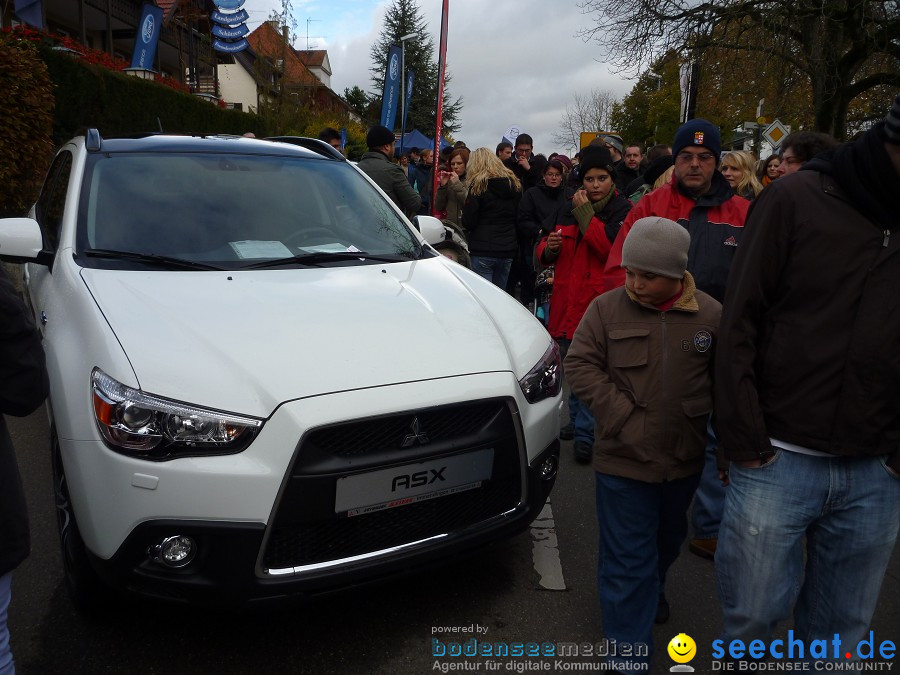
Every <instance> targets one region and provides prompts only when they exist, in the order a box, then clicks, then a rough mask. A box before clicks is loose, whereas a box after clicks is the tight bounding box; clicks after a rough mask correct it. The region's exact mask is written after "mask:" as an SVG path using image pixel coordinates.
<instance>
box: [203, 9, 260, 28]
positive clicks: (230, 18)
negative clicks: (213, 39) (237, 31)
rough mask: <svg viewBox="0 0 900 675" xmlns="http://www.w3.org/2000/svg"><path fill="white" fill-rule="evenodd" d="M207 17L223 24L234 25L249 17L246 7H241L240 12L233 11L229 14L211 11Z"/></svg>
mask: <svg viewBox="0 0 900 675" xmlns="http://www.w3.org/2000/svg"><path fill="white" fill-rule="evenodd" d="M209 17H210V18H211V19H212V20H213V21H215V22H216V23H220V24H222V25H223V26H236V25H237V24H239V23H244V22H245V21H246V20H247V19H249V18H250V15H249V14H247V10H246V9H242V10H241V11H240V12H233V13H231V14H226V13H225V12H213V13H212V14H210V15H209Z"/></svg>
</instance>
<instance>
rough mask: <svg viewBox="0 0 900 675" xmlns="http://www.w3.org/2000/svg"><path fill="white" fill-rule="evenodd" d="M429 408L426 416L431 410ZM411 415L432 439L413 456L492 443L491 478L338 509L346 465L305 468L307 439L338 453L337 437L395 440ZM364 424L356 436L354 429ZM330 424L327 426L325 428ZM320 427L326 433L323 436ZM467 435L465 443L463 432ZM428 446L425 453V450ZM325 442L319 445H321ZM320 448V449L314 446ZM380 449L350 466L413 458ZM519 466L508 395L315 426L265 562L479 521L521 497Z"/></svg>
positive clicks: (322, 557)
mask: <svg viewBox="0 0 900 675" xmlns="http://www.w3.org/2000/svg"><path fill="white" fill-rule="evenodd" d="M426 415H427V417H426ZM414 416H418V418H419V421H420V424H421V426H422V427H423V428H425V429H427V430H428V433H429V440H432V439H435V440H434V441H432V442H430V443H429V444H428V445H426V446H424V447H422V448H419V450H420V452H417V453H416V459H415V460H414V461H422V460H423V459H425V460H427V459H430V458H435V457H447V456H453V455H458V454H465V453H468V452H473V451H475V450H479V449H482V448H493V450H494V463H493V466H492V469H491V478H490V479H489V480H486V481H484V482H483V483H482V485H481V486H480V487H479V488H476V489H473V490H468V491H465V492H460V493H457V494H453V495H448V496H446V497H440V498H437V499H431V500H426V501H421V502H416V503H413V504H408V505H406V506H401V507H397V508H393V509H386V510H383V511H376V512H374V513H367V514H364V515H360V516H353V517H347V516H346V515H344V514H336V513H335V512H334V503H335V485H336V482H337V480H338V478H340V477H342V476H345V475H348V474H349V473H351V472H349V471H347V470H346V469H344V470H343V471H341V472H330V473H327V474H322V473H317V472H315V471H314V470H313V467H312V466H309V467H308V469H309V472H304V462H303V461H302V460H303V457H304V455H305V454H306V450H307V443H313V442H314V441H318V442H319V443H321V442H322V438H327V440H328V441H329V442H330V443H332V445H331V448H332V452H334V453H341V452H342V450H341V448H340V446H336V445H334V444H333V439H335V438H348V439H349V444H350V446H351V447H354V448H359V449H360V451H361V450H362V449H371V448H373V447H376V448H377V447H381V448H383V447H384V446H383V445H382V446H379V445H378V444H377V443H376V442H374V441H373V440H372V439H390V440H391V441H392V442H393V443H394V445H393V446H392V447H394V448H396V443H397V440H398V436H397V434H396V433H393V432H394V431H395V430H396V429H399V430H400V436H401V437H402V435H404V434H406V433H408V430H409V425H410V424H411V422H412V419H413V417H414ZM351 428H352V429H355V430H357V431H358V432H359V434H360V438H364V439H366V440H365V441H364V442H359V441H358V440H357V439H356V438H353V437H352V436H351V435H350V434H349V429H351ZM323 432H327V433H323ZM319 434H321V436H319ZM461 439H464V440H465V441H466V442H465V444H461V443H460V440H461ZM426 448H427V449H428V454H427V455H424V456H423V454H422V452H421V451H422V450H425V449H426ZM318 449H319V450H321V449H322V448H321V445H319V448H318ZM313 454H315V453H313ZM385 457H386V455H385V454H384V453H381V455H380V457H379V461H378V463H377V464H375V465H371V464H367V463H358V462H354V463H353V466H354V471H353V473H357V472H362V471H360V470H359V468H360V464H365V466H366V468H365V471H371V470H373V469H376V470H377V469H380V468H383V467H384V466H392V465H393V466H401V465H402V464H404V463H406V462H408V461H410V455H409V453H408V451H404V450H397V449H395V450H394V451H393V452H392V453H390V455H389V456H387V457H388V459H387V460H386V461H383V460H384V458H385ZM522 471H523V469H522V466H521V460H520V456H519V448H518V442H517V440H516V433H515V427H514V422H513V418H512V414H511V413H510V410H509V407H508V405H507V404H506V403H505V402H504V401H498V400H492V401H486V402H479V403H477V404H474V405H468V404H467V405H463V406H446V407H443V408H433V409H430V410H428V411H426V412H421V411H420V412H417V413H404V414H402V415H395V416H389V417H379V418H373V419H370V420H364V421H360V422H353V423H350V424H346V425H341V426H338V427H331V428H328V429H325V430H321V431H317V432H314V433H313V434H310V435H309V436H308V437H307V438H306V439H304V442H303V444H302V445H301V447H300V448H299V450H298V452H297V456H296V458H295V460H294V465H293V466H292V468H291V474H290V478H289V479H288V484H287V486H286V488H285V491H284V494H283V495H282V498H281V501H280V502H279V505H278V509H277V511H276V514H275V517H274V519H273V522H272V526H271V530H270V532H269V537H268V540H267V544H266V550H265V553H264V555H263V565H264V567H265V568H267V569H285V568H289V567H300V566H304V565H311V564H315V563H322V562H327V561H330V560H337V559H341V558H348V557H351V556H356V555H361V554H365V553H370V552H372V551H378V550H383V549H386V548H390V547H392V546H398V545H401V544H405V543H409V542H412V541H419V540H422V539H427V538H428V537H432V536H434V535H438V534H445V533H453V532H456V531H459V530H461V529H465V528H470V527H472V526H477V525H478V524H479V523H481V522H484V521H487V520H490V519H491V518H493V517H494V516H497V515H498V514H500V513H503V512H506V511H509V510H511V509H514V508H515V507H516V506H517V505H518V504H519V502H520V501H521V499H522Z"/></svg>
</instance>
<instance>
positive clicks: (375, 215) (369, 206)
mask: <svg viewBox="0 0 900 675" xmlns="http://www.w3.org/2000/svg"><path fill="white" fill-rule="evenodd" d="M88 161H89V166H88V167H87V171H86V173H85V182H84V185H83V188H82V194H81V201H80V207H79V224H78V243H77V254H78V255H79V260H80V261H81V262H82V263H83V264H85V265H90V266H95V267H110V266H113V267H117V268H123V267H124V268H134V269H138V268H140V269H144V268H146V267H147V266H148V265H149V266H153V267H156V268H160V267H163V268H168V269H241V268H244V267H255V268H261V267H266V261H267V260H271V261H280V263H281V264H280V265H279V266H284V264H285V263H286V262H287V264H291V263H290V259H291V258H293V257H297V264H304V262H303V260H304V257H306V260H308V261H309V264H313V265H315V266H320V265H323V264H337V265H352V264H365V263H366V262H376V261H377V262H378V263H379V264H383V263H384V262H386V261H387V262H390V261H391V260H398V261H399V260H408V259H414V258H418V257H420V256H421V255H422V248H421V247H420V245H419V243H418V242H417V240H416V239H415V238H414V236H413V234H412V233H411V232H410V230H409V228H408V227H407V225H406V224H405V223H404V222H403V220H402V219H401V218H400V216H398V215H397V213H396V212H395V211H394V210H393V209H392V208H391V206H390V205H389V204H388V203H387V202H386V201H385V199H384V197H382V196H381V195H380V194H379V193H378V192H377V191H376V190H375V189H374V188H373V187H372V186H371V185H369V183H367V182H366V181H365V180H364V179H363V178H362V177H361V176H360V175H359V174H358V173H357V172H356V171H355V170H354V169H353V167H351V166H350V165H349V164H347V163H345V162H338V161H330V160H323V159H319V158H303V157H284V156H276V155H241V154H199V153H184V154H175V153H114V154H106V155H104V154H99V153H98V154H95V155H92V156H91V157H90V158H89V160H88ZM348 252H350V253H355V252H360V256H359V257H355V256H351V255H347V253H348ZM82 254H83V255H82ZM119 254H122V255H119ZM126 254H127V255H126ZM328 254H335V255H334V256H333V257H332V256H329V255H328ZM364 254H367V255H368V257H366V255H364Z"/></svg>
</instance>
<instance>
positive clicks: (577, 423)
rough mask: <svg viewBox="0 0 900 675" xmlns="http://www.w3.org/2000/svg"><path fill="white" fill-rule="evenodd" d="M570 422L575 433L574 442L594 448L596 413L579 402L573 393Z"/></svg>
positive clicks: (570, 399) (570, 400)
mask: <svg viewBox="0 0 900 675" xmlns="http://www.w3.org/2000/svg"><path fill="white" fill-rule="evenodd" d="M569 421H570V422H571V423H572V427H573V428H574V433H573V434H572V440H573V441H575V442H578V441H581V442H582V443H587V444H588V445H589V446H591V447H592V448H593V447H594V413H592V412H591V409H590V408H589V407H588V406H587V405H585V404H584V403H582V402H581V401H580V400H578V397H577V396H575V394H573V393H572V392H571V391H570V392H569Z"/></svg>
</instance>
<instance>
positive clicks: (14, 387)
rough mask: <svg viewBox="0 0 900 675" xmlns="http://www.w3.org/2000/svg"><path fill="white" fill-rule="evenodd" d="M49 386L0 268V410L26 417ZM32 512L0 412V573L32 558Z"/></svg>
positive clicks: (29, 326)
mask: <svg viewBox="0 0 900 675" xmlns="http://www.w3.org/2000/svg"><path fill="white" fill-rule="evenodd" d="M48 390H49V385H48V382H47V371H46V367H45V361H44V350H43V348H42V347H41V339H40V335H39V334H38V332H37V331H36V330H35V327H34V323H33V322H32V320H31V317H30V316H29V314H28V310H27V309H26V308H25V304H24V303H23V302H22V300H21V299H20V298H19V295H18V294H17V293H16V291H15V289H14V288H13V285H12V284H11V283H10V281H9V279H7V278H6V276H5V275H4V274H3V273H2V271H0V413H3V414H5V415H16V416H19V417H23V416H25V415H28V414H29V413H31V412H33V411H34V410H35V409H36V408H37V407H38V406H39V405H40V404H41V403H42V402H43V400H44V399H45V398H47V393H48ZM29 549H30V540H29V534H28V511H27V509H26V505H25V493H24V491H23V490H22V478H21V477H20V475H19V467H18V464H17V463H16V453H15V450H14V449H13V445H12V439H10V437H9V432H8V431H7V429H6V421H5V420H4V419H3V417H2V415H0V575H3V574H6V573H7V572H10V571H12V570H14V569H15V568H16V567H18V566H19V563H21V562H22V561H23V560H24V559H25V558H27V557H28V552H29Z"/></svg>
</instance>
